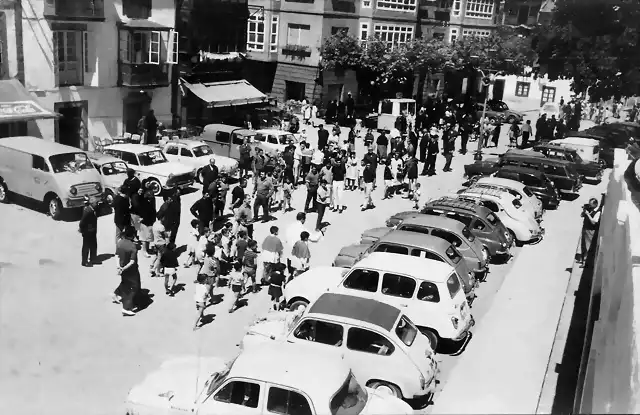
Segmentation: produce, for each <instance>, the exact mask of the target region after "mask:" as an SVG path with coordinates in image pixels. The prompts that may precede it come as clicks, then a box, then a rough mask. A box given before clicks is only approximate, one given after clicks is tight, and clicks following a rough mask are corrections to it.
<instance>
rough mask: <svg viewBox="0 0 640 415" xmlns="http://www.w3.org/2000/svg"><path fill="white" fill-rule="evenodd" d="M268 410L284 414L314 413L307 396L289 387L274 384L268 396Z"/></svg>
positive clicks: (302, 414) (308, 414)
mask: <svg viewBox="0 0 640 415" xmlns="http://www.w3.org/2000/svg"><path fill="white" fill-rule="evenodd" d="M267 411H269V412H273V413H276V414H284V415H312V413H313V412H312V411H311V407H310V406H309V402H308V401H307V398H305V397H304V396H302V395H300V394H299V393H298V392H294V391H291V390H287V389H280V388H278V387H275V386H272V387H270V388H269V397H268V398H267Z"/></svg>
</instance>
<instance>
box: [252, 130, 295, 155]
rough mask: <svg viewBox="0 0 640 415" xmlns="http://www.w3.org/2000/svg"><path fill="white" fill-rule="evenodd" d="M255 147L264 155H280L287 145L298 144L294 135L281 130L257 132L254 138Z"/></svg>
mask: <svg viewBox="0 0 640 415" xmlns="http://www.w3.org/2000/svg"><path fill="white" fill-rule="evenodd" d="M255 141H256V145H257V146H259V147H260V148H262V149H263V150H264V152H265V153H266V154H272V155H273V154H276V153H282V152H283V151H284V149H285V147H286V146H287V145H289V143H293V144H294V145H297V144H298V139H297V138H296V136H295V135H293V134H291V133H290V132H287V131H282V130H258V131H256V136H255Z"/></svg>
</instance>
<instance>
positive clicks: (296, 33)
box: [287, 23, 311, 46]
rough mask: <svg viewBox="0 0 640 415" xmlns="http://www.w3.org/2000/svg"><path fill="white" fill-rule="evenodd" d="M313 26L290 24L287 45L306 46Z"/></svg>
mask: <svg viewBox="0 0 640 415" xmlns="http://www.w3.org/2000/svg"><path fill="white" fill-rule="evenodd" d="M310 30H311V26H309V25H304V24H297V23H289V26H288V27H287V45H298V46H306V45H305V42H306V39H308V33H309V31H310Z"/></svg>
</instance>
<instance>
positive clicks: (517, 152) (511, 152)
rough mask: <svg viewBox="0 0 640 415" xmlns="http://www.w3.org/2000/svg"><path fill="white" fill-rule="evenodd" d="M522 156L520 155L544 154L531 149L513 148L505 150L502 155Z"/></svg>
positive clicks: (541, 155) (533, 155) (537, 155)
mask: <svg viewBox="0 0 640 415" xmlns="http://www.w3.org/2000/svg"><path fill="white" fill-rule="evenodd" d="M507 155H509V156H522V157H544V154H540V153H538V152H537V151H533V150H521V149H519V148H513V149H510V150H507V151H506V152H505V153H504V154H503V156H507Z"/></svg>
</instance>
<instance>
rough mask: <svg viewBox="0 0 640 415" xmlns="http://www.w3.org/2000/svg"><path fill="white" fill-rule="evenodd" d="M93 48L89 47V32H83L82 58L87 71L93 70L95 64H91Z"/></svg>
mask: <svg viewBox="0 0 640 415" xmlns="http://www.w3.org/2000/svg"><path fill="white" fill-rule="evenodd" d="M90 50H91V48H90V47H89V32H87V31H84V32H82V60H83V65H84V71H85V72H93V65H92V64H91V58H92V55H91V52H90Z"/></svg>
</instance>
